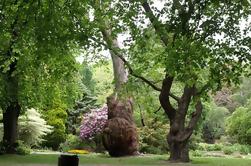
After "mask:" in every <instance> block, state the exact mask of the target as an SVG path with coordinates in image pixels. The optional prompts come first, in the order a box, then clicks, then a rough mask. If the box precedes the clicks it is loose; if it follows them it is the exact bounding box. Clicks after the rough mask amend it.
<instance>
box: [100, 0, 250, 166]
mask: <svg viewBox="0 0 251 166" xmlns="http://www.w3.org/2000/svg"><path fill="white" fill-rule="evenodd" d="M159 3H160V1H159ZM110 4H112V6H113V8H112V9H110V10H109V11H107V12H106V13H103V15H101V17H102V18H104V19H105V18H106V17H107V16H110V17H111V18H112V19H111V20H112V23H110V24H111V25H113V27H112V31H113V32H115V34H116V33H118V32H123V31H126V32H127V33H128V34H129V35H130V38H129V39H130V42H129V43H127V44H128V45H129V50H128V51H126V52H125V51H124V49H119V48H118V47H116V46H114V45H113V40H112V38H110V39H109V40H108V42H106V43H103V45H105V46H107V47H108V48H109V49H111V50H113V52H114V53H115V54H116V55H117V56H119V57H120V58H121V59H122V60H123V62H124V63H125V65H126V66H127V67H128V71H129V73H130V74H131V75H133V76H135V77H136V78H139V79H141V80H143V81H144V82H146V83H147V84H148V85H150V86H151V87H152V88H153V89H155V90H157V91H159V92H160V95H159V101H160V104H161V106H162V108H163V109H164V111H165V113H166V114H167V116H168V118H169V121H170V130H169V133H168V136H167V142H168V145H169V148H170V161H181V162H187V161H189V149H188V141H189V138H190V136H191V135H192V133H193V130H194V128H195V126H196V124H197V122H198V120H199V118H200V116H201V113H202V110H203V104H202V99H203V98H206V96H207V95H206V94H207V92H208V91H209V90H213V91H214V90H217V89H220V88H221V87H222V85H224V84H232V83H234V84H236V83H238V82H239V77H240V76H241V75H242V73H245V71H246V68H247V67H248V66H249V60H250V44H249V43H250V34H248V33H247V31H248V29H245V28H244V29H245V30H243V29H241V28H240V23H241V22H243V21H244V20H245V19H247V18H248V16H250V10H249V8H248V6H249V5H250V4H249V3H248V1H241V2H239V1H213V0H212V1H204V0H184V1H181V0H173V1H167V2H164V3H162V5H163V7H162V8H157V7H156V1H155V3H154V1H147V0H142V1H126V0H124V1H119V2H117V1H110ZM111 13H112V14H111ZM101 24H102V25H104V23H103V22H101ZM248 35H249V36H248ZM112 36H113V35H112ZM96 42H98V43H101V42H100V41H98V40H96ZM101 44H102V43H101ZM128 53H129V54H128ZM128 59H129V60H130V61H128ZM141 67H143V69H140V68H141ZM152 70H157V71H158V73H159V74H158V77H157V78H158V80H152V79H151V77H146V76H150V74H149V73H151V72H152ZM154 78H156V76H155V77H154ZM159 78H162V81H161V82H162V84H161V85H159V84H158V83H157V84H155V82H158V81H159ZM175 82H180V83H181V84H182V86H183V91H182V93H181V95H180V96H178V95H177V94H173V93H172V87H173V86H174V83H175Z"/></svg>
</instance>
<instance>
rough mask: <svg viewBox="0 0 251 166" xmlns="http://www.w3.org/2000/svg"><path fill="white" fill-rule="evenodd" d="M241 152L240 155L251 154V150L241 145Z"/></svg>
mask: <svg viewBox="0 0 251 166" xmlns="http://www.w3.org/2000/svg"><path fill="white" fill-rule="evenodd" d="M239 152H240V154H243V155H247V154H248V153H249V152H250V149H249V147H248V146H246V145H241V147H240V149H239Z"/></svg>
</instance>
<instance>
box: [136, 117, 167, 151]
mask: <svg viewBox="0 0 251 166" xmlns="http://www.w3.org/2000/svg"><path fill="white" fill-rule="evenodd" d="M167 130H169V125H168V124H165V123H163V122H161V121H159V120H158V119H157V118H151V117H148V118H147V119H146V121H145V126H143V127H140V128H139V142H140V152H142V153H150V154H163V153H166V152H167V151H168V147H167V144H166V131H167Z"/></svg>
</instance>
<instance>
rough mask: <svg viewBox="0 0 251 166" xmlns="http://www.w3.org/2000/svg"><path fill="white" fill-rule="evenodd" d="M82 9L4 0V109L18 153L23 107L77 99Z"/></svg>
mask: <svg viewBox="0 0 251 166" xmlns="http://www.w3.org/2000/svg"><path fill="white" fill-rule="evenodd" d="M72 9H74V10H72ZM79 10H81V11H84V7H83V5H82V4H79V3H78V2H71V1H67V2H64V1H57V2H53V1H49V0H46V1H26V0H21V1H18V0H15V1H6V0H2V1H0V43H1V44H0V82H1V86H0V99H1V100H0V107H1V108H2V110H3V124H4V136H3V142H4V145H5V148H6V152H7V153H15V147H16V146H17V144H16V139H17V121H18V117H19V115H20V113H21V111H24V110H26V108H30V107H36V108H45V109H46V108H48V107H49V106H50V105H51V103H52V101H53V100H54V99H55V98H56V99H59V100H63V101H64V102H65V103H67V104H70V103H72V102H73V101H74V100H75V98H76V97H77V95H78V91H79V90H78V88H77V86H76V84H75V83H76V81H77V77H76V71H77V70H76V66H75V57H74V55H75V53H76V52H75V51H74V50H75V48H77V46H78V45H77V43H74V41H75V39H78V36H77V34H78V33H77V32H79V31H80V30H79V29H78V25H77V22H76V21H75V20H74V15H76V13H78V12H79ZM83 19H84V18H83ZM81 31H83V27H82V29H81ZM82 39H83V38H82ZM82 41H84V40H82Z"/></svg>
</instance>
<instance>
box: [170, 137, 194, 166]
mask: <svg viewBox="0 0 251 166" xmlns="http://www.w3.org/2000/svg"><path fill="white" fill-rule="evenodd" d="M168 145H169V150H170V158H169V161H171V162H189V161H190V159H189V148H188V141H181V142H179V141H176V139H175V136H174V135H172V134H169V135H168Z"/></svg>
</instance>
